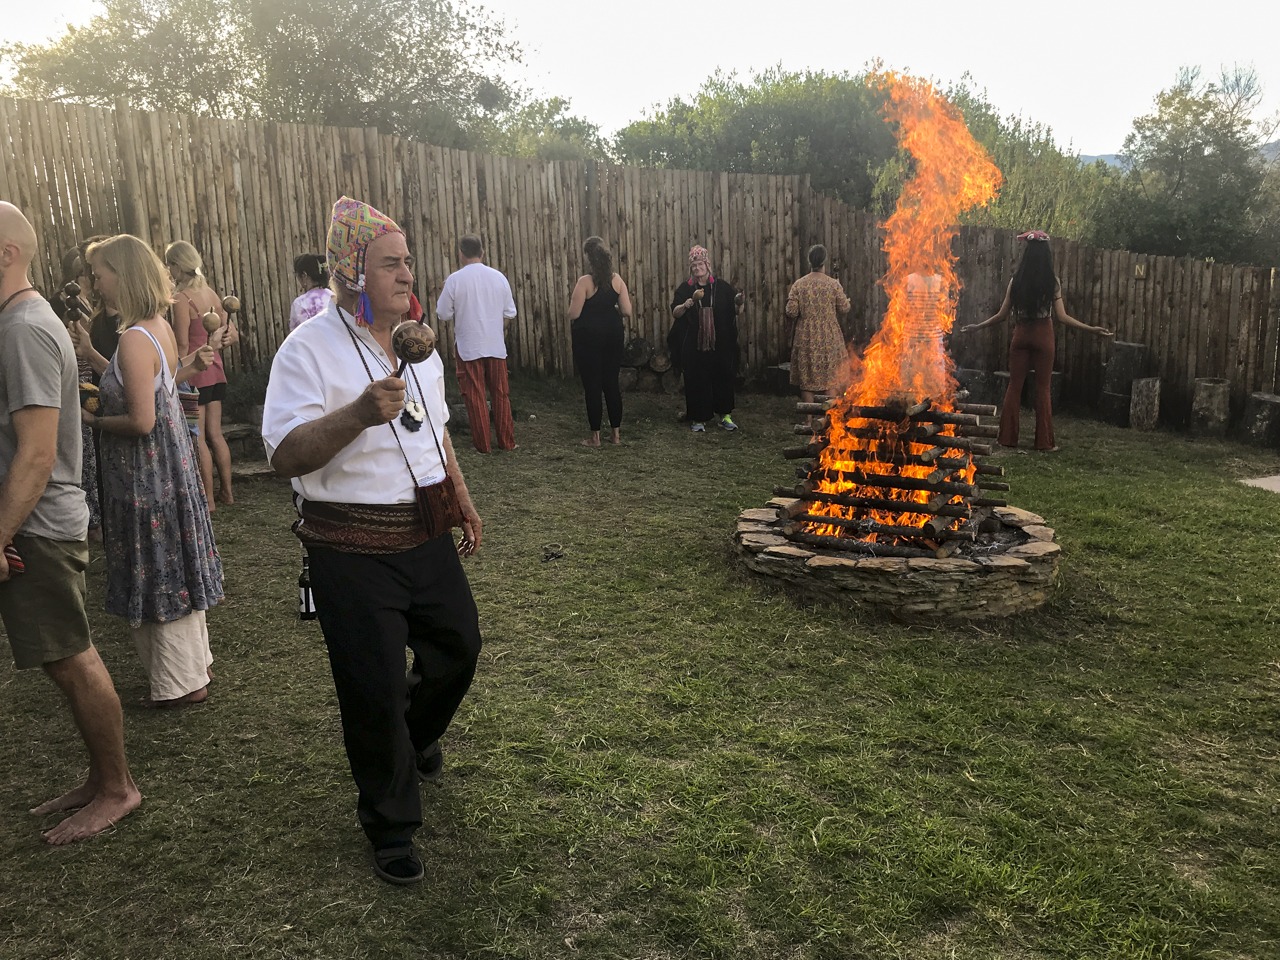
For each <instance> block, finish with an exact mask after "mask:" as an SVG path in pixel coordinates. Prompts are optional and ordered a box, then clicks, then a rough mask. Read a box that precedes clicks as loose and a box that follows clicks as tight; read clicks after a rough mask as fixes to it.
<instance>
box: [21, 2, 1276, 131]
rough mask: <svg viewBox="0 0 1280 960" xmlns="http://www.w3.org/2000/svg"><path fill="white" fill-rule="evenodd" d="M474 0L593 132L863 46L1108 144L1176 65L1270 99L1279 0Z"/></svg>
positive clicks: (46, 9)
mask: <svg viewBox="0 0 1280 960" xmlns="http://www.w3.org/2000/svg"><path fill="white" fill-rule="evenodd" d="M324 2H325V0H316V3H318V4H319V3H324ZM461 2H463V3H465V0H461ZM479 2H480V3H482V4H483V5H484V7H485V8H486V9H488V10H489V11H490V12H491V13H493V14H494V15H496V16H497V17H499V18H501V19H503V20H504V21H505V22H506V24H507V27H508V32H509V34H510V36H512V37H513V38H514V39H516V40H518V41H519V42H520V44H521V46H522V47H523V48H524V51H525V63H524V67H523V69H522V70H521V71H519V72H518V74H517V75H516V76H515V77H514V79H517V80H520V81H521V82H523V84H524V85H525V86H527V87H529V88H530V89H532V91H533V92H534V93H535V94H538V95H553V94H554V95H559V96H562V97H567V98H568V99H570V100H571V101H572V110H573V112H574V113H576V114H578V115H580V116H584V117H586V118H587V119H589V120H591V121H593V122H595V123H597V124H599V125H600V126H601V127H602V128H603V129H604V131H605V132H606V133H612V132H613V131H615V130H616V129H617V128H618V127H620V126H623V125H625V124H626V123H628V122H629V121H631V120H635V119H638V118H640V117H641V116H642V115H643V113H644V112H645V111H646V110H649V109H651V108H653V107H654V106H655V105H658V106H660V105H662V104H664V103H665V102H666V101H667V100H669V99H670V98H672V97H675V96H684V97H689V96H690V95H692V94H693V92H694V91H696V90H697V88H698V87H699V86H700V85H701V83H702V81H703V80H705V79H706V78H707V77H708V76H709V75H710V74H711V73H712V71H713V70H715V69H716V68H717V67H720V68H722V69H724V70H726V71H737V72H738V74H739V75H740V76H742V77H744V78H745V77H747V76H748V75H749V74H750V72H751V71H752V70H753V69H754V70H759V69H764V68H766V67H769V66H772V65H774V64H779V63H780V64H781V65H782V66H783V67H784V68H786V69H790V70H804V69H812V70H828V71H833V72H834V71H841V70H849V71H857V70H860V69H861V68H862V67H863V66H864V65H865V64H866V63H867V62H868V61H870V60H872V59H874V58H879V59H881V60H883V61H884V64H885V66H887V67H889V68H891V69H895V70H904V71H907V72H910V73H914V74H916V75H920V76H925V77H930V78H932V79H934V80H936V81H938V82H939V83H941V84H942V85H946V84H947V83H948V82H949V81H952V80H959V79H960V78H961V77H962V76H963V75H964V74H965V73H969V74H970V75H972V78H973V81H974V84H975V85H976V86H977V87H979V88H985V89H986V91H987V96H988V99H989V100H990V101H991V102H992V103H994V104H995V106H996V107H997V108H998V109H999V110H1000V112H1001V113H1004V114H1021V115H1022V116H1023V117H1024V118H1026V119H1028V120H1033V121H1037V122H1040V123H1044V124H1046V125H1048V126H1050V127H1051V128H1052V129H1053V132H1054V135H1055V137H1056V139H1057V140H1058V142H1059V144H1061V145H1063V146H1067V145H1070V146H1072V147H1073V148H1074V149H1076V150H1078V151H1079V152H1081V153H1084V154H1102V153H1114V152H1116V151H1117V150H1118V149H1119V148H1120V145H1121V144H1122V143H1123V141H1124V138H1125V135H1126V134H1127V133H1128V132H1129V128H1130V126H1131V124H1132V122H1133V119H1134V117H1137V116H1140V115H1141V114H1143V113H1147V112H1149V111H1150V109H1151V104H1152V100H1153V98H1154V97H1155V95H1156V94H1157V93H1158V92H1159V91H1160V90H1161V89H1162V88H1163V87H1167V86H1168V85H1169V84H1170V83H1172V81H1173V79H1174V75H1175V73H1176V71H1177V69H1178V67H1180V66H1184V65H1198V66H1200V67H1202V68H1203V70H1204V72H1205V74H1206V75H1216V74H1217V72H1218V70H1219V68H1221V67H1223V66H1227V67H1229V66H1231V65H1232V64H1234V63H1240V64H1248V65H1252V66H1253V67H1255V68H1256V69H1257V71H1258V75H1259V77H1260V79H1261V81H1262V84H1263V87H1264V88H1265V90H1266V100H1265V102H1264V104H1263V109H1262V111H1261V112H1262V114H1263V115H1266V116H1274V115H1276V114H1277V113H1280V55H1277V53H1276V49H1277V48H1276V44H1277V42H1280V41H1278V39H1277V38H1280V2H1277V0H1218V2H1216V3H1213V4H1211V5H1207V6H1206V5H1204V4H1188V5H1185V6H1184V5H1179V4H1173V3H1155V4H1153V3H1150V2H1142V3H1138V2H1134V0H1075V2H1074V3H1071V4H1060V3H1054V2H1050V0H1041V2H1039V3H1038V4H1026V5H1005V4H996V3H991V2H981V0H980V2H977V3H965V2H963V0H918V2H915V3H895V2H893V0H880V2H877V3H844V4H841V5H827V4H812V5H804V4H798V3H793V2H786V0H770V2H765V0H734V2H732V3H724V4H714V3H712V4H708V3H698V2H690V0H612V2H604V3H594V4H593V3H570V2H568V0H479ZM13 5H14V6H16V7H17V9H16V10H10V11H7V12H6V16H5V24H4V27H5V29H4V39H5V40H27V41H38V40H43V39H47V38H48V37H49V36H51V35H53V34H57V33H60V32H61V30H62V29H63V28H64V27H65V26H66V24H67V23H74V24H81V23H84V22H86V21H87V20H88V19H90V17H91V16H92V15H93V13H94V12H95V11H96V10H98V9H100V7H98V5H97V3H96V2H95V0H48V2H45V3H23V4H21V5H18V3H16V2H15V3H14V4H13ZM335 6H337V5H336V4H335ZM354 6H355V4H352V5H350V6H346V5H344V6H343V7H342V8H341V9H352V8H353V7H354ZM806 11H808V12H806Z"/></svg>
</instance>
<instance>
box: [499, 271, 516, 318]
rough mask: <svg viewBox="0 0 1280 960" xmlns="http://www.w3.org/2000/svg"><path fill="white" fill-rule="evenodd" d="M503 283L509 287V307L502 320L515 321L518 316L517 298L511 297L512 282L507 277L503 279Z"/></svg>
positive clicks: (504, 311) (505, 310)
mask: <svg viewBox="0 0 1280 960" xmlns="http://www.w3.org/2000/svg"><path fill="white" fill-rule="evenodd" d="M502 281H503V283H504V284H506V287H507V306H506V309H504V310H503V311H502V319H503V320H514V319H515V316H516V301H515V298H514V297H513V296H511V281H510V280H508V279H507V278H506V277H503V278H502Z"/></svg>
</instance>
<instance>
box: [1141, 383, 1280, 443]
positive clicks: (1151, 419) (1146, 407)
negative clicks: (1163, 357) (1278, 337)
mask: <svg viewBox="0 0 1280 960" xmlns="http://www.w3.org/2000/svg"><path fill="white" fill-rule="evenodd" d="M1276 399H1277V400H1280V397H1277V398H1276ZM1159 420H1160V378H1159V377H1139V378H1138V379H1136V380H1134V381H1133V389H1132V390H1131V391H1130V394H1129V426H1131V427H1133V429H1135V430H1154V429H1155V428H1156V424H1157V423H1158V422H1159Z"/></svg>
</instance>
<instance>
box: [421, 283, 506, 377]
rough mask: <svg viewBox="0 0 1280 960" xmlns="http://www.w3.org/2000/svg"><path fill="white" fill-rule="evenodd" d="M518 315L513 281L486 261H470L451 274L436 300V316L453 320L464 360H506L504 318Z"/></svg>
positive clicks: (455, 336)
mask: <svg viewBox="0 0 1280 960" xmlns="http://www.w3.org/2000/svg"><path fill="white" fill-rule="evenodd" d="M515 315H516V302H515V300H514V299H513V298H512V296H511V284H509V283H507V278H506V277H504V276H503V275H502V274H501V273H499V272H498V271H497V270H495V269H493V267H490V266H488V265H487V264H483V263H468V264H467V265H466V266H465V267H463V268H462V269H461V270H455V271H454V272H453V273H451V274H449V276H448V277H447V278H446V279H445V281H444V289H443V290H441V291H440V299H439V300H438V301H437V302H436V316H438V317H439V318H440V319H441V320H452V321H453V324H454V326H453V331H454V339H455V340H457V344H458V357H459V358H460V359H462V360H478V359H479V358H480V357H497V358H498V359H500V360H505V359H506V358H507V344H506V341H505V340H503V337H502V321H503V320H511V319H513V318H514V317H515Z"/></svg>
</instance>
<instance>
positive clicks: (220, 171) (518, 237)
mask: <svg viewBox="0 0 1280 960" xmlns="http://www.w3.org/2000/svg"><path fill="white" fill-rule="evenodd" d="M0 146H3V147H4V151H3V163H0V198H4V199H7V200H10V201H11V202H13V203H15V204H17V205H18V206H19V207H20V208H21V209H22V210H23V211H24V212H26V214H27V216H28V217H29V218H30V219H31V221H32V223H33V225H34V226H35V228H36V233H37V237H38V238H39V242H40V248H41V251H42V254H43V256H42V258H41V259H40V261H39V264H38V266H37V277H36V283H37V284H38V285H39V286H40V287H41V288H42V289H43V290H45V291H46V292H52V291H54V290H55V289H56V288H57V286H58V285H59V283H60V281H61V277H60V276H59V275H58V273H59V268H58V262H59V259H60V257H61V255H62V253H63V251H65V250H66V249H67V248H69V247H70V246H72V245H73V244H74V243H75V242H76V241H77V240H79V239H81V238H83V237H86V236H89V235H92V234H95V233H106V234H110V233H119V232H129V233H134V234H137V235H138V236H140V237H142V238H143V239H144V240H146V241H147V242H148V243H150V244H152V245H153V246H154V247H155V248H156V250H157V251H161V250H163V248H164V246H165V245H166V244H167V243H169V242H170V241H172V240H177V239H186V240H189V241H191V242H192V243H193V244H194V245H195V246H196V248H197V249H198V250H199V251H200V252H201V254H202V255H203V256H204V258H205V263H206V273H207V274H208V276H209V278H210V282H211V283H212V284H213V286H214V287H215V289H217V290H218V291H219V292H220V293H227V292H230V291H232V290H234V291H235V292H236V293H237V294H238V295H239V296H240V298H241V300H242V302H243V303H244V310H243V313H242V320H241V322H242V326H243V329H244V334H245V336H244V339H243V341H242V344H241V346H240V347H238V348H236V350H235V351H234V353H235V355H234V356H232V357H229V358H228V361H229V365H230V366H231V367H232V369H244V368H256V367H259V366H261V365H263V364H266V363H268V362H269V360H270V358H271V356H272V354H273V353H274V351H275V349H276V347H277V346H279V344H280V341H281V340H282V339H283V338H284V336H285V334H286V332H287V325H288V315H289V305H290V303H291V301H292V299H293V297H294V296H295V295H296V293H297V289H296V287H295V283H294V279H293V270H292V260H293V257H294V256H295V255H296V254H298V253H306V252H319V251H323V249H324V235H325V229H326V226H327V219H328V215H329V210H330V208H331V206H332V204H333V201H334V200H335V199H336V198H337V197H338V196H340V195H341V194H343V193H347V194H350V195H351V196H355V197H359V198H361V199H365V200H368V201H369V202H370V203H373V204H374V205H375V206H378V207H379V208H381V209H383V210H385V211H386V212H388V213H389V214H391V215H392V216H394V217H396V218H397V219H398V220H399V221H400V223H401V225H402V226H403V227H404V228H405V231H406V234H407V235H408V238H409V242H410V247H411V249H412V251H413V253H414V255H415V256H416V258H417V260H418V267H417V269H416V275H417V281H418V288H419V289H418V296H419V298H420V299H421V300H422V302H423V304H424V305H426V306H427V307H428V309H430V307H431V306H433V305H434V301H435V298H436V297H437V296H438V294H439V291H440V287H441V285H442V284H443V282H444V279H445V277H446V276H448V274H449V272H450V271H451V270H453V269H455V267H456V259H455V255H454V244H455V242H456V240H457V238H458V237H459V236H460V235H462V234H464V233H478V234H480V235H481V236H482V237H483V238H484V240H485V243H486V247H487V259H488V262H489V263H490V264H492V265H493V266H494V267H496V268H497V269H499V270H501V271H503V273H505V274H506V275H507V277H508V278H509V279H510V281H511V285H512V288H513V290H514V293H515V298H516V304H517V307H518V309H519V317H518V318H517V320H516V322H515V324H514V325H513V327H512V328H511V331H510V334H509V342H508V349H509V351H510V356H511V365H512V367H513V369H515V370H517V371H525V372H530V373H537V374H541V375H551V376H569V375H571V374H572V373H573V364H572V348H571V341H570V334H569V324H568V322H567V321H566V319H565V309H566V305H567V303H568V298H569V291H570V289H571V288H572V286H573V282H574V280H575V279H576V278H577V277H578V276H579V275H580V274H581V273H582V272H584V269H585V267H584V263H583V258H582V255H581V248H582V241H583V240H584V239H585V238H586V237H587V236H589V235H591V234H597V235H599V236H602V237H603V238H604V239H605V241H606V242H607V243H608V244H609V246H610V248H611V249H612V250H613V251H614V255H615V261H616V263H617V267H618V270H619V272H620V273H621V274H622V276H623V277H624V279H625V280H626V281H627V284H628V286H629V287H630V289H631V294H632V299H633V301H634V303H635V306H636V310H637V321H636V326H637V329H636V330H635V331H633V332H635V333H639V334H640V335H642V336H644V337H645V338H647V339H649V340H650V341H651V342H653V343H654V344H656V345H658V346H659V347H660V348H661V347H662V345H663V344H664V341H665V337H666V332H667V330H668V328H669V326H670V320H669V315H668V306H669V304H670V300H671V294H672V291H673V290H674V289H675V287H676V286H677V285H678V284H679V283H680V281H681V280H682V279H683V278H684V277H685V275H686V254H687V251H688V249H689V247H690V246H691V245H692V244H694V243H700V244H702V245H704V246H706V247H707V248H708V249H709V250H711V252H712V261H713V269H714V270H715V272H716V273H717V274H718V275H719V276H723V277H724V278H726V279H727V280H729V281H730V282H732V283H733V284H734V285H735V286H737V287H739V288H740V289H741V290H743V291H744V292H745V294H746V296H747V309H746V312H745V314H744V316H743V318H742V331H741V337H740V340H741V349H742V356H741V366H740V369H741V372H742V373H743V374H745V375H746V376H748V377H756V376H759V375H761V374H762V373H763V371H764V369H765V368H766V367H767V366H769V365H771V364H775V363H778V362H780V361H783V360H785V359H786V354H787V344H785V343H784V342H783V331H784V324H783V308H784V305H785V301H786V293H787V288H788V286H789V285H790V283H791V282H792V281H793V280H794V279H795V278H796V277H798V276H800V274H801V271H802V268H803V266H804V263H805V252H806V251H807V249H808V247H809V246H810V245H811V244H813V243H819V242H820V243H824V244H825V245H826V246H827V248H828V250H829V251H830V260H829V263H830V266H831V271H832V273H833V274H834V275H835V276H836V277H837V278H839V279H840V280H841V282H842V283H843V284H844V286H845V288H846V290H847V291H848V293H849V295H850V298H851V299H852V300H853V303H854V307H853V311H852V313H851V316H850V318H849V321H848V323H847V325H846V332H847V333H848V335H849V336H850V338H851V339H852V341H853V342H854V343H855V344H857V345H862V344H865V343H866V342H867V341H868V340H869V339H870V337H871V334H872V333H873V331H874V330H875V328H876V326H877V324H878V323H879V321H880V318H881V316H882V315H883V312H884V309H885V305H886V304H885V297H884V291H883V290H882V289H881V287H880V285H879V283H878V282H877V281H878V278H879V277H880V276H881V275H882V274H883V273H884V270H885V266H886V265H885V261H884V255H883V252H882V250H881V247H880V235H879V228H878V225H877V224H876V223H875V222H874V221H872V220H871V219H870V218H869V217H868V216H867V215H866V214H863V213H860V212H857V211H854V210H851V209H849V208H848V207H847V206H845V205H844V204H843V203H841V202H840V201H839V200H835V199H833V198H831V197H826V196H823V195H821V194H818V193H815V192H814V191H813V190H812V189H811V188H810V185H809V179H808V177H806V176H766V175H755V174H730V173H712V172H706V171H689V170H656V169H639V168H627V167H618V166H611V165H608V164H597V163H576V162H543V161H538V160H531V159H525V158H511V157H496V156H489V155H485V154H477V153H469V152H466V151H461V150H452V149H447V148H443V147H434V146H429V145H427V144H420V143H411V142H409V141H406V140H402V139H401V138H399V137H395V136H387V135H380V134H378V133H377V131H376V130H371V129H338V128H329V127H311V126H303V125H298V124H275V123H261V122H253V121H222V120H213V119H209V118H204V117H195V118H192V117H181V116H177V115H174V114H168V113H143V112H138V111H132V110H129V109H128V108H127V107H126V106H125V105H124V104H120V105H118V106H117V109H115V110H104V109H98V108H93V107H83V106H78V105H74V104H59V103H36V102H31V101H23V100H13V99H5V98H0ZM1028 226H1034V225H1028ZM956 252H957V254H958V256H959V264H958V270H959V273H960V278H961V282H962V284H963V289H962V292H961V295H960V303H959V309H958V318H957V324H961V325H962V324H966V323H973V322H976V321H979V320H982V319H984V318H985V317H986V316H988V315H989V314H990V313H992V312H994V311H995V309H996V307H997V306H998V305H999V303H1000V301H1001V298H1002V297H1003V294H1004V288H1005V285H1006V284H1007V283H1008V278H1009V277H1010V275H1011V274H1012V270H1013V266H1014V263H1015V259H1016V254H1017V251H1016V243H1015V240H1014V237H1013V233H1012V232H1010V231H1002V230H993V229H985V228H984V229H979V228H964V229H962V230H961V232H960V236H959V238H958V240H957V242H956ZM1054 253H1055V256H1056V258H1057V267H1058V273H1059V275H1060V276H1061V278H1062V283H1063V290H1064V295H1065V298H1066V306H1067V310H1068V311H1069V312H1070V313H1072V314H1073V315H1074V316H1076V317H1077V318H1079V319H1080V320H1082V321H1084V322H1085V323H1089V324H1099V323H1100V324H1105V325H1107V326H1110V327H1112V328H1114V329H1115V330H1116V331H1117V336H1118V338H1119V339H1121V340H1127V341H1134V342H1139V343H1144V344H1147V346H1148V347H1149V348H1150V355H1151V357H1152V363H1153V365H1154V369H1153V370H1151V371H1148V372H1149V373H1150V374H1151V375H1155V376H1159V377H1160V378H1161V380H1162V381H1163V383H1164V394H1163V397H1162V405H1163V407H1164V411H1165V415H1166V419H1168V420H1171V421H1172V422H1175V423H1181V422H1183V421H1184V420H1185V419H1186V416H1187V413H1188V412H1189V410H1190V406H1191V396H1192V390H1193V388H1194V381H1195V379H1196V378H1197V377H1223V378H1226V379H1228V380H1230V381H1231V384H1232V405H1233V408H1235V409H1236V410H1239V409H1241V408H1242V407H1243V404H1244V401H1245V399H1246V398H1247V397H1248V395H1249V394H1250V393H1252V392H1255V391H1265V392H1270V393H1280V371H1278V369H1277V351H1278V350H1280V344H1278V342H1277V341H1278V337H1277V329H1278V328H1280V291H1278V290H1277V283H1276V275H1275V271H1274V270H1273V269H1271V268H1256V267H1236V266H1230V265H1226V264H1216V263H1206V262H1203V261H1195V260H1186V259H1172V258H1167V257H1149V256H1143V255H1138V254H1131V253H1127V252H1125V251H1115V250H1095V249H1091V248H1088V247H1083V246H1081V245H1079V244H1077V243H1073V242H1069V241H1068V242H1058V241H1054ZM442 327H443V329H442V330H440V331H439V332H440V334H441V337H440V344H441V349H442V352H443V353H444V354H445V359H446V361H447V362H451V360H452V352H453V331H452V329H450V325H449V324H442ZM1008 338H1009V330H1008V328H995V329H993V330H990V331H983V332H982V333H979V334H972V335H967V336H956V337H954V338H953V339H952V352H953V355H954V357H955V359H956V362H957V364H958V365H959V366H967V367H981V368H984V369H988V370H1002V369H1006V356H1007V344H1008ZM1058 344H1059V347H1058V363H1057V366H1058V368H1059V369H1060V370H1063V371H1064V384H1063V391H1064V397H1065V398H1066V399H1067V400H1068V401H1069V402H1074V403H1080V404H1091V403H1092V402H1093V400H1094V399H1095V398H1096V397H1097V396H1098V393H1099V391H1100V389H1101V378H1102V366H1101V365H1102V363H1103V361H1104V360H1105V359H1106V356H1107V352H1108V345H1107V344H1106V343H1105V342H1104V341H1102V340H1099V339H1098V338H1095V337H1090V336H1088V335H1084V334H1081V333H1079V332H1078V331H1073V330H1060V331H1059V340H1058Z"/></svg>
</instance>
